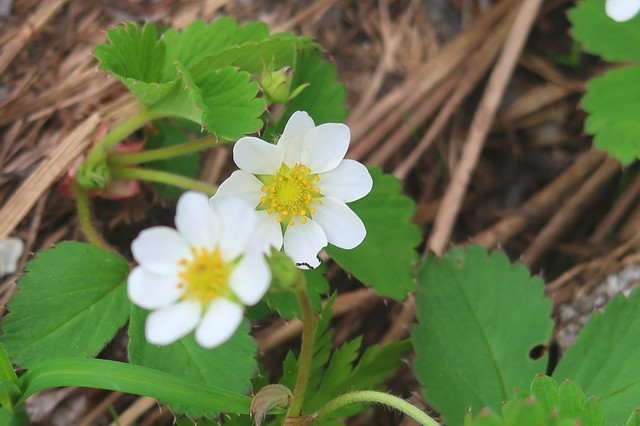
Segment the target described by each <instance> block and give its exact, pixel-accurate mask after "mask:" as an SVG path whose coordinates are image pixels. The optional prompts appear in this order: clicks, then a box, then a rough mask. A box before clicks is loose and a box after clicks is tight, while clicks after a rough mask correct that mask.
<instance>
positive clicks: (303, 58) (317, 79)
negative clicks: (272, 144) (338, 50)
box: [264, 50, 347, 141]
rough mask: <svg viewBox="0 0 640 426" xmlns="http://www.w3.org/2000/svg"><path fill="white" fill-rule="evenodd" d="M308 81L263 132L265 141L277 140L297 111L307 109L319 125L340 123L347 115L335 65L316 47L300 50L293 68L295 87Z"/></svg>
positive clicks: (342, 88) (344, 96)
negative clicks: (323, 58) (315, 48)
mask: <svg viewBox="0 0 640 426" xmlns="http://www.w3.org/2000/svg"><path fill="white" fill-rule="evenodd" d="M303 84H308V85H309V86H307V87H305V89H304V90H302V92H301V93H300V94H298V95H297V96H296V97H295V98H294V99H292V100H291V101H290V102H289V104H288V105H287V108H286V109H285V111H284V113H283V114H282V117H280V119H279V120H278V121H277V122H275V123H271V124H269V127H267V129H266V130H265V132H264V137H265V139H266V140H270V141H275V140H276V139H277V138H278V137H279V135H281V134H282V131H283V130H284V126H285V124H287V122H288V121H289V118H290V117H291V115H293V113H294V112H296V111H306V112H307V113H309V115H310V116H311V117H312V118H313V121H314V122H315V123H316V125H318V124H323V123H340V122H342V121H344V119H345V118H346V116H347V110H346V108H345V106H344V102H345V100H346V98H347V91H346V89H345V87H344V85H343V84H342V83H340V82H339V81H338V79H337V71H336V67H335V66H334V65H333V64H332V63H330V62H327V61H324V60H322V54H321V53H320V52H319V51H316V50H307V51H303V52H300V53H299V54H298V56H297V58H296V63H295V66H294V69H293V83H292V84H291V87H292V88H294V89H295V88H297V87H299V86H301V85H303Z"/></svg>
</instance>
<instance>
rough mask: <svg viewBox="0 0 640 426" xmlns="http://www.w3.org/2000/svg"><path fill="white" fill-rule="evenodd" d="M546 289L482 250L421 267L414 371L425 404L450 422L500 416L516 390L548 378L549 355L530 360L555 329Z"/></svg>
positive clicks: (451, 254)
mask: <svg viewBox="0 0 640 426" xmlns="http://www.w3.org/2000/svg"><path fill="white" fill-rule="evenodd" d="M543 290H544V289H543V283H542V280H540V279H539V278H537V277H531V276H530V275H529V271H528V270H527V268H526V267H524V266H523V265H521V264H511V263H510V262H509V260H508V259H507V257H506V256H505V255H504V254H502V253H500V252H493V253H491V254H487V252H486V251H485V250H484V249H482V248H481V247H478V246H469V247H466V248H454V249H453V250H452V251H451V252H449V253H448V254H446V255H444V256H443V257H441V258H436V257H434V256H431V257H429V258H428V259H427V260H426V261H425V263H424V264H423V265H422V267H421V268H420V270H419V273H418V290H417V292H416V305H417V315H418V324H417V325H415V326H414V327H413V330H412V338H413V346H414V349H415V352H416V356H415V359H414V362H413V366H414V370H415V373H416V377H417V378H418V381H419V382H420V383H421V384H422V386H423V394H424V396H425V400H426V401H427V402H428V403H429V405H431V406H432V407H434V408H435V409H436V410H438V411H439V412H440V413H441V414H442V416H443V418H444V420H445V422H446V423H448V424H461V423H462V422H463V419H464V414H465V412H466V411H467V409H468V408H469V407H471V409H473V410H474V411H478V410H480V409H482V408H483V407H489V408H491V409H492V410H494V411H499V409H500V404H501V402H502V401H506V400H508V399H509V397H510V396H511V394H512V392H513V390H514V388H523V387H525V386H528V385H529V383H530V381H531V377H533V376H535V375H536V374H541V373H544V371H545V367H546V362H547V356H546V355H545V356H543V357H541V358H540V359H537V360H533V359H531V358H530V357H529V351H530V350H531V349H532V348H534V347H535V346H536V345H540V344H542V345H544V344H546V343H547V342H548V341H549V339H550V337H551V330H552V328H553V322H552V321H551V319H550V315H551V302H550V301H549V300H548V299H544V298H543ZM525 325H526V326H525Z"/></svg>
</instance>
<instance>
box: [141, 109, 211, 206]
mask: <svg viewBox="0 0 640 426" xmlns="http://www.w3.org/2000/svg"><path fill="white" fill-rule="evenodd" d="M152 127H153V129H152V130H150V131H148V132H147V133H146V141H145V149H158V148H165V147H168V146H172V145H178V144H181V143H183V142H186V141H188V140H189V139H190V137H189V135H188V133H187V132H186V129H183V128H180V127H179V125H178V124H176V123H168V122H164V121H155V122H154V123H153V126H152ZM147 165H148V166H149V167H150V168H152V169H154V170H162V171H165V172H170V173H174V174H177V175H180V176H185V177H188V178H193V179H195V178H196V177H197V176H198V171H199V170H200V158H199V155H198V153H191V154H187V155H182V156H180V157H175V158H171V159H168V160H158V161H153V162H150V163H148V164H147ZM156 188H157V189H158V192H160V194H162V195H163V196H164V197H165V198H170V199H173V198H178V197H179V196H180V194H182V192H183V190H182V189H180V188H176V187H175V186H171V185H164V184H157V185H156Z"/></svg>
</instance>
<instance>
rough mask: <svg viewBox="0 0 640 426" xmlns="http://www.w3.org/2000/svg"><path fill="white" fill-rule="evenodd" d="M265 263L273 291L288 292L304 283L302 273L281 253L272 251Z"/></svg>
mask: <svg viewBox="0 0 640 426" xmlns="http://www.w3.org/2000/svg"><path fill="white" fill-rule="evenodd" d="M267 263H268V264H269V267H270V268H271V288H272V289H273V290H274V291H282V290H288V289H291V288H293V287H294V286H296V285H300V283H302V282H304V279H303V277H302V271H301V270H300V269H299V268H298V267H297V266H296V264H295V263H293V260H291V258H290V257H289V256H287V255H286V254H284V253H283V252H281V251H277V250H275V249H272V250H271V255H270V256H269V257H267Z"/></svg>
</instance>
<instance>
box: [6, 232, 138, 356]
mask: <svg viewBox="0 0 640 426" xmlns="http://www.w3.org/2000/svg"><path fill="white" fill-rule="evenodd" d="M26 271H27V273H26V274H25V275H24V276H23V277H22V278H21V279H20V281H19V282H18V288H19V290H18V292H17V293H16V294H15V295H14V296H13V298H12V299H11V301H10V302H9V305H8V309H9V312H10V313H9V314H8V315H7V316H6V317H5V318H4V320H3V323H2V331H3V336H2V337H1V338H0V341H1V342H2V344H3V345H4V346H5V348H6V350H7V353H8V354H9V356H10V357H11V358H12V359H13V360H14V362H16V363H18V364H20V365H21V366H22V367H30V366H31V365H33V364H34V363H36V362H38V361H44V360H50V359H54V358H66V357H92V356H95V355H97V354H98V353H99V352H100V350H102V348H103V347H104V345H105V344H106V343H107V342H109V341H110V340H111V339H112V338H113V336H114V335H115V334H116V332H117V331H118V329H119V328H120V327H122V326H123V325H124V323H125V322H126V321H127V318H128V317H129V306H130V303H129V300H128V298H127V294H126V285H125V282H126V278H127V274H128V273H129V265H128V264H127V262H126V261H125V260H124V259H123V258H121V257H120V256H118V255H116V254H114V253H111V252H108V251H105V250H102V249H100V248H98V247H95V246H93V245H91V244H85V243H78V242H70V241H68V242H63V243H60V244H58V245H57V246H55V247H54V248H52V249H49V250H45V251H43V252H41V253H39V254H38V255H37V256H36V257H35V258H34V259H33V260H32V261H30V262H29V263H28V264H27V266H26Z"/></svg>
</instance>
